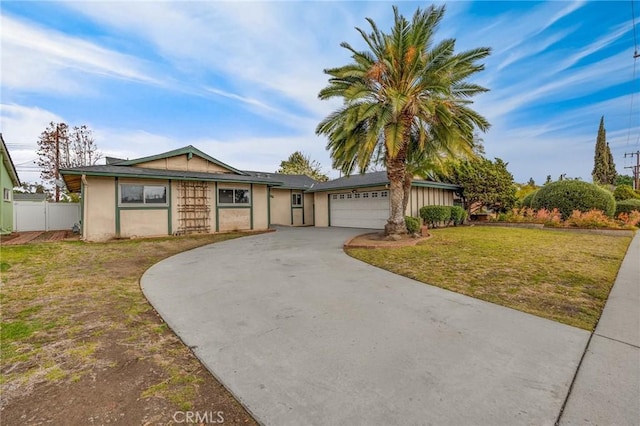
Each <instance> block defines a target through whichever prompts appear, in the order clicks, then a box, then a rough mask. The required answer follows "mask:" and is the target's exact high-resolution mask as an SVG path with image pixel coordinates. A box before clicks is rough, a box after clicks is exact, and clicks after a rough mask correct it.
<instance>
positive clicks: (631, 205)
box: [616, 200, 640, 217]
mask: <svg viewBox="0 0 640 426" xmlns="http://www.w3.org/2000/svg"><path fill="white" fill-rule="evenodd" d="M634 210H636V211H639V212H640V200H624V201H618V202H617V203H616V217H618V216H619V215H620V213H631V212H632V211H634Z"/></svg>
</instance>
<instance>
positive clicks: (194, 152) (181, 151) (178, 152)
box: [113, 145, 246, 176]
mask: <svg viewBox="0 0 640 426" xmlns="http://www.w3.org/2000/svg"><path fill="white" fill-rule="evenodd" d="M185 155H186V157H187V160H191V159H192V158H193V157H194V156H195V157H199V158H201V159H203V160H205V161H208V162H209V163H212V164H215V165H216V166H218V167H220V168H222V169H224V170H226V171H228V172H231V173H234V174H237V175H241V176H246V173H245V172H243V171H241V170H238V169H236V168H234V167H231V166H230V165H228V164H225V163H223V162H222V161H220V160H217V159H215V158H213V157H211V156H210V155H207V154H205V153H204V152H202V151H200V150H199V149H198V148H196V147H194V146H193V145H188V146H185V147H183V148H178V149H174V150H173V151H168V152H164V153H162V154H156V155H151V156H149V157H142V158H135V159H133V160H124V161H119V162H117V163H113V164H117V165H119V166H139V167H143V166H144V165H145V163H151V164H150V165H149V166H150V167H153V168H157V166H156V165H155V164H154V163H156V162H157V161H158V160H166V159H169V158H173V157H180V156H185Z"/></svg>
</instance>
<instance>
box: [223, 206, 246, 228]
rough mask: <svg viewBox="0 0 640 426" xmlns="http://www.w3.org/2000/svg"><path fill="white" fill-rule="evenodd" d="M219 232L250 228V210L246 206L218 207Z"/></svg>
mask: <svg viewBox="0 0 640 426" xmlns="http://www.w3.org/2000/svg"><path fill="white" fill-rule="evenodd" d="M218 214H219V215H220V218H219V222H218V223H219V227H220V232H228V231H241V230H248V229H251V210H250V209H247V208H240V209H235V208H225V209H219V210H218Z"/></svg>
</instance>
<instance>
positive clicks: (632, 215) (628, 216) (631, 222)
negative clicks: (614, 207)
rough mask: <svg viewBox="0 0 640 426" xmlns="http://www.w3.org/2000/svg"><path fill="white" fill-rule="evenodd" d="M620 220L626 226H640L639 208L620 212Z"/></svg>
mask: <svg viewBox="0 0 640 426" xmlns="http://www.w3.org/2000/svg"><path fill="white" fill-rule="evenodd" d="M618 220H619V221H620V222H622V224H623V225H624V226H626V227H630V226H640V212H639V211H638V210H632V211H630V212H629V213H620V214H619V215H618Z"/></svg>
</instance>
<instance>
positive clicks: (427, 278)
mask: <svg viewBox="0 0 640 426" xmlns="http://www.w3.org/2000/svg"><path fill="white" fill-rule="evenodd" d="M431 233H432V235H433V236H432V238H430V239H428V240H426V241H425V242H423V243H421V244H419V245H417V246H414V247H404V248H386V249H383V248H380V249H373V250H372V249H349V250H347V253H348V254H349V255H350V256H353V257H355V258H357V259H360V260H362V261H364V262H367V263H370V264H372V265H374V266H378V267H380V268H383V269H386V270H389V271H391V272H394V273H396V274H399V275H404V276H406V277H409V278H413V279H415V280H418V281H422V282H424V283H427V284H431V285H435V286H438V287H442V288H445V289H448V290H451V291H455V292H457V293H462V294H466V295H468V296H472V297H475V298H478V299H482V300H486V301H489V302H493V303H497V304H499V305H503V306H507V307H510V308H514V309H518V310H520V311H524V312H529V313H531V314H534V315H538V316H541V317H544V318H548V319H552V320H555V321H559V322H562V323H565V324H569V325H573V326H576V327H580V328H584V329H587V330H592V329H593V328H594V327H595V325H596V323H597V321H598V319H599V318H600V314H601V312H602V309H603V308H604V304H605V302H606V300H607V297H608V295H609V291H610V289H611V287H612V286H613V283H614V281H615V278H616V275H617V273H618V269H619V268H620V264H621V263H622V259H623V258H624V255H625V253H626V250H627V247H628V246H629V243H630V242H631V237H617V236H605V235H592V234H579V233H572V232H558V231H545V230H536V229H518V228H499V227H454V228H446V229H436V230H432V231H431Z"/></svg>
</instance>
